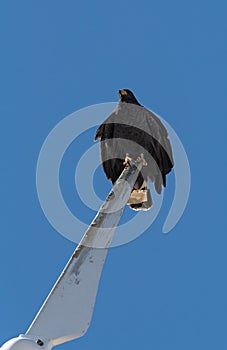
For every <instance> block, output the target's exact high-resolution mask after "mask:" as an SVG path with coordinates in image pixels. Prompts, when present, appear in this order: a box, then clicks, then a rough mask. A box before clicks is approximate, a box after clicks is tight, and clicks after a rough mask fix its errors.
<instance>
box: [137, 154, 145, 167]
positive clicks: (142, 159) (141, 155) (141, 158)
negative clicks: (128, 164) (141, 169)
mask: <svg viewBox="0 0 227 350" xmlns="http://www.w3.org/2000/svg"><path fill="white" fill-rule="evenodd" d="M137 160H138V161H139V162H142V164H143V166H147V162H146V160H145V158H144V155H143V153H141V154H140V156H139V157H138V158H137Z"/></svg>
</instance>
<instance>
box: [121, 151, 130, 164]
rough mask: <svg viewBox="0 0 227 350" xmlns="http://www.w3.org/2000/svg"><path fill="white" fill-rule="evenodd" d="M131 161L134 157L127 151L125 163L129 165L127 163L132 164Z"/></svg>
mask: <svg viewBox="0 0 227 350" xmlns="http://www.w3.org/2000/svg"><path fill="white" fill-rule="evenodd" d="M130 163H132V158H131V157H129V154H128V153H126V156H125V161H124V163H123V165H127V164H130Z"/></svg>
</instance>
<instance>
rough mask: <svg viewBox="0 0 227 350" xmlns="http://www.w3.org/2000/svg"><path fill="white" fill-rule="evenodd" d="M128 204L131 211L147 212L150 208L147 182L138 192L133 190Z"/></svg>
mask: <svg viewBox="0 0 227 350" xmlns="http://www.w3.org/2000/svg"><path fill="white" fill-rule="evenodd" d="M128 204H129V205H130V208H132V209H133V210H149V209H150V208H151V207H152V198H151V192H150V189H149V187H148V184H147V182H145V181H144V183H143V186H142V188H140V189H139V190H136V189H133V191H132V193H131V196H130V198H129V200H128Z"/></svg>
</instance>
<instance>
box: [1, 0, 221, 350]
mask: <svg viewBox="0 0 227 350" xmlns="http://www.w3.org/2000/svg"><path fill="white" fill-rule="evenodd" d="M226 10H227V5H226V2H225V1H222V0H220V1H218V2H214V1H205V0H204V1H202V0H197V1H195V0H192V1H190V2H186V1H177V0H173V1H153V0H152V1H148V0H147V1H144V0H142V1H134V0H132V1H130V2H128V1H127V2H124V1H122V2H114V1H112V2H111V1H109V2H107V1H103V0H102V1H93V2H92V1H86V0H84V1H80V2H78V1H74V0H68V1H65V2H63V1H59V0H49V1H30V0H20V1H12V0H2V1H1V4H0V37H1V38H0V42H1V57H0V62H1V65H0V69H1V74H0V76H1V80H0V96H1V104H0V110H1V131H2V132H1V138H0V142H1V147H0V149H1V232H2V233H1V246H0V247H1V248H0V249H1V254H0V269H1V272H0V273H1V289H0V310H1V311H0V324H1V332H0V333H1V334H0V343H1V344H2V343H4V342H5V341H6V340H7V339H9V338H12V337H14V336H16V335H18V334H19V333H23V332H25V331H26V329H27V327H28V326H29V324H30V322H31V321H32V319H33V317H34V316H35V314H36V312H37V310H38V309H39V307H40V306H41V304H42V302H43V300H44V298H45V297H46V295H47V293H48V292H49V290H50V288H51V286H52V285H53V283H54V282H55V280H56V278H57V276H58V275H59V273H60V271H61V270H62V268H63V267H64V265H65V263H66V262H67V260H68V258H69V256H70V255H71V253H72V252H73V250H74V247H75V244H74V243H72V242H70V241H68V240H66V239H65V238H64V237H62V236H61V235H60V234H58V233H57V232H56V231H55V230H54V229H53V228H52V227H51V225H50V224H49V223H48V221H47V220H46V218H45V216H44V214H43V212H42V210H41V207H40V205H39V201H38V197H37V193H36V183H35V173H36V163H37V158H38V154H39V151H40V148H41V146H42V143H43V141H44V139H45V138H46V136H47V135H48V133H49V132H50V131H51V129H52V128H53V127H54V126H55V125H56V124H57V123H58V122H59V121H60V120H61V119H63V118H64V117H65V116H67V115H68V114H70V113H72V112H74V111H75V110H78V109H79V108H82V107H85V106H89V105H91V104H95V103H101V102H109V101H117V99H118V95H117V91H118V89H119V88H131V89H132V90H133V91H134V92H135V94H136V96H137V97H138V99H139V100H140V101H141V103H142V104H144V105H145V106H147V107H148V108H150V109H152V110H153V111H156V112H157V113H158V114H159V115H161V116H162V117H163V118H164V119H165V120H167V121H168V122H169V123H170V125H171V126H172V127H173V128H174V129H175V131H176V132H177V134H178V135H179V137H180V138H181V141H182V142H183V144H184V147H185V149H186V151H187V155H188V158H189V161H190V165H191V172H192V187H191V193H190V198H189V202H188V206H187V208H186V211H185V213H184V215H183V217H182V218H181V220H180V222H179V223H178V224H177V226H176V227H175V228H174V229H173V231H171V232H170V233H169V234H168V235H163V234H162V233H161V230H162V225H163V223H164V221H165V218H166V216H167V213H168V210H169V206H170V204H171V198H172V195H173V190H172V186H174V181H173V177H171V176H170V177H169V179H168V185H169V186H168V188H167V190H166V194H165V197H164V204H163V206H162V209H161V211H160V214H159V216H158V218H157V219H156V221H155V222H154V224H153V225H152V227H151V228H149V230H147V231H146V232H145V233H144V234H143V235H142V236H140V238H138V239H137V240H135V241H133V242H131V243H130V244H127V245H123V246H121V247H118V248H114V249H111V251H110V252H109V255H108V258H107V262H106V264H105V268H104V271H103V275H102V280H101V284H100V288H99V292H98V297H97V302H96V306H95V312H94V317H93V321H92V324H91V327H90V329H89V330H88V332H87V334H86V335H85V336H84V337H83V338H81V339H79V340H76V341H74V342H73V343H68V344H64V345H62V346H60V347H59V349H62V350H67V349H74V348H75V349H80V350H83V349H86V350H87V349H99V350H102V349H107V348H108V349H109V350H112V349H116V348H117V349H131V350H134V349H138V348H140V349H155V350H167V349H168V350H181V349H184V350H188V349H190V350H191V349H196V350H197V349H207V350H208V349H212V350H213V349H226V346H227V333H226V326H227V298H226V295H227V282H226V263H227V256H226V245H227V236H226V220H225V217H226V213H225V212H224V208H226V197H225V196H224V195H223V194H224V190H225V191H226V180H225V178H226V170H227V169H226V155H224V151H225V147H224V144H225V138H226V131H227V130H226V129H227V128H226V112H227V108H226V91H227V86H226V85H227V84H226V81H227V76H226V75H227V74H226V72H227V69H226V62H227V57H226V56H227V51H226V31H227V22H226ZM93 131H94V130H93ZM93 131H92V132H90V133H89V132H88V134H87V138H89V142H93V141H92V137H93ZM86 140H87V139H86ZM86 142H87V141H86ZM72 147H73V145H72ZM72 150H73V151H72ZM69 152H70V150H69ZM69 154H70V157H71V159H72V164H71V165H70V162H69V158H68V159H66V160H65V163H63V166H64V167H63V169H62V186H63V192H64V188H65V195H66V197H68V198H66V200H67V201H68V203H69V206H70V205H71V208H72V211H73V210H74V211H75V208H76V207H80V201H79V199H78V198H77V197H76V195H75V190H74V187H73V177H74V172H73V169H74V168H73V166H75V161H76V159H77V157H78V154H77V147H74V148H72V149H71V153H69ZM73 154H75V158H74V155H73ZM66 156H67V155H66ZM68 157H69V156H68ZM73 162H74V163H73ZM72 165H73V166H72ZM101 174H102V173H101V169H100V177H98V179H99V181H101V183H99V184H98V179H96V183H97V187H100V189H97V190H100V191H101V192H102V193H106V194H107V193H108V191H109V189H110V184H109V183H108V181H107V180H106V179H105V177H104V176H103V177H101V176H102V175H101ZM67 181H68V182H67ZM70 193H71V194H70ZM93 214H94V213H92V211H90V210H88V209H87V211H86V208H84V209H83V210H82V212H81V215H82V216H83V217H84V219H85V220H87V221H88V222H90V220H91V219H92V217H93ZM126 215H130V214H127V213H126ZM126 219H127V218H126Z"/></svg>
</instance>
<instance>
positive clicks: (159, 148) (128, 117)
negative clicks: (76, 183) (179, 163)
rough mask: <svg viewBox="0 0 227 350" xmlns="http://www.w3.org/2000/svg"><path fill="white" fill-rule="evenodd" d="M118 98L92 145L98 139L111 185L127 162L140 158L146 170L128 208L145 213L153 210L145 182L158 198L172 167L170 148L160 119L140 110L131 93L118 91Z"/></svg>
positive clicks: (132, 194)
mask: <svg viewBox="0 0 227 350" xmlns="http://www.w3.org/2000/svg"><path fill="white" fill-rule="evenodd" d="M119 95H120V101H119V103H118V105H117V107H116V109H115V110H114V111H113V113H112V114H111V115H110V116H109V117H108V118H107V119H106V120H105V121H104V122H103V124H101V125H100V127H99V128H98V130H97V131H96V135H95V141H96V140H97V139H99V138H101V145H100V148H101V161H102V166H103V169H104V172H105V174H106V176H107V178H108V179H109V180H111V181H112V183H113V184H114V183H115V181H116V180H117V179H118V177H119V176H120V174H121V173H122V171H123V169H124V167H125V164H126V162H127V159H129V158H131V159H133V160H136V159H137V158H138V157H139V156H141V154H143V157H144V158H145V161H146V163H147V166H145V167H143V168H142V170H141V172H140V173H139V175H138V178H137V180H136V182H135V185H134V188H133V191H132V193H131V196H130V199H129V202H128V204H129V205H130V207H131V208H132V209H134V210H148V209H150V208H151V206H152V199H151V194H150V190H149V186H148V183H147V181H148V178H149V179H150V180H151V181H152V182H153V183H154V187H155V190H156V191H157V193H159V194H160V193H161V191H162V186H163V187H166V175H167V174H168V173H169V172H170V171H171V169H172V168H173V165H174V162H173V155H172V148H171V144H170V141H169V139H168V133H167V130H166V128H165V127H164V125H163V124H162V123H161V121H160V119H159V118H158V117H157V116H156V115H155V114H154V113H152V112H150V111H149V110H147V109H146V108H144V107H143V106H141V104H140V103H139V102H138V101H137V99H136V98H135V96H134V95H133V93H132V92H131V91H130V90H128V89H123V90H119Z"/></svg>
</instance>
